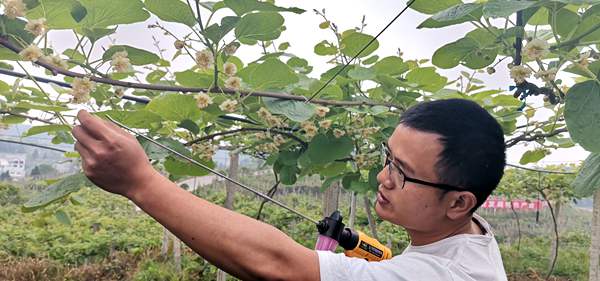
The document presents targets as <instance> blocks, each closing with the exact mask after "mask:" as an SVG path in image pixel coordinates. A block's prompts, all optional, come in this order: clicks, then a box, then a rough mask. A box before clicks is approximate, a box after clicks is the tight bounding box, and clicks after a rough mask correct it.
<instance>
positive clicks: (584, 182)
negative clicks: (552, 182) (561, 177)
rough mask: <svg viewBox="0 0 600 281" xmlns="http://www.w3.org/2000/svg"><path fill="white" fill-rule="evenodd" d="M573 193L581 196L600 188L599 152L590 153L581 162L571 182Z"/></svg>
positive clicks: (590, 194)
mask: <svg viewBox="0 0 600 281" xmlns="http://www.w3.org/2000/svg"><path fill="white" fill-rule="evenodd" d="M572 186H573V188H574V189H575V194H577V195H578V196H581V197H588V196H592V195H593V194H594V193H596V190H598V188H600V154H598V153H592V154H590V155H589V156H588V157H587V158H586V159H585V162H583V166H582V167H581V170H580V171H579V174H577V177H576V178H575V180H574V181H573V183H572Z"/></svg>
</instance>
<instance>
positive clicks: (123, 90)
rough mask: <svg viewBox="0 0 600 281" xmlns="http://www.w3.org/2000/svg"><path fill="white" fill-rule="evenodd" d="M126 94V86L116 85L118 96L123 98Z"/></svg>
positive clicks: (116, 94)
mask: <svg viewBox="0 0 600 281" xmlns="http://www.w3.org/2000/svg"><path fill="white" fill-rule="evenodd" d="M124 95H125V88H123V87H115V96H117V97H118V98H122V97H123V96H124Z"/></svg>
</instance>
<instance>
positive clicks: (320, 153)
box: [305, 133, 354, 164]
mask: <svg viewBox="0 0 600 281" xmlns="http://www.w3.org/2000/svg"><path fill="white" fill-rule="evenodd" d="M353 149H354V144H353V143H352V139H351V138H349V137H347V136H344V137H341V138H339V139H338V138H336V137H335V136H333V135H332V134H331V133H329V134H327V135H323V134H319V135H317V136H315V137H314V138H313V139H312V141H311V142H310V144H309V145H308V149H307V150H306V152H305V153H306V154H307V155H308V158H309V159H310V161H311V163H315V164H326V163H330V162H333V161H335V160H337V159H342V158H344V157H348V156H350V153H352V150H353Z"/></svg>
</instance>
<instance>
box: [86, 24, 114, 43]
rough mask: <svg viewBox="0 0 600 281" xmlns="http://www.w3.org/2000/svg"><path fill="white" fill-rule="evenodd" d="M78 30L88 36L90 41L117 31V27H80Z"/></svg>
mask: <svg viewBox="0 0 600 281" xmlns="http://www.w3.org/2000/svg"><path fill="white" fill-rule="evenodd" d="M78 31H79V32H80V33H82V34H83V35H85V36H86V37H88V38H89V39H90V41H92V42H96V41H98V40H100V39H101V38H102V37H105V36H108V35H110V34H113V33H115V31H117V28H116V27H115V28H82V29H81V30H78Z"/></svg>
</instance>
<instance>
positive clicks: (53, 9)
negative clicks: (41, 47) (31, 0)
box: [26, 0, 87, 29]
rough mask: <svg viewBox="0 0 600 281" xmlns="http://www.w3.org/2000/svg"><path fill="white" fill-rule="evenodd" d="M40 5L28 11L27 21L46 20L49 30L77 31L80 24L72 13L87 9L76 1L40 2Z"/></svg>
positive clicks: (40, 0)
mask: <svg viewBox="0 0 600 281" xmlns="http://www.w3.org/2000/svg"><path fill="white" fill-rule="evenodd" d="M39 2H40V5H38V6H36V7H35V8H33V9H31V10H28V11H27V15H26V17H27V19H29V20H33V19H39V18H46V24H47V25H48V28H49V29H75V28H77V27H79V23H78V22H77V21H76V20H75V19H74V18H73V16H72V13H71V12H72V11H77V10H81V9H83V11H85V8H83V6H81V4H80V3H79V2H77V1H75V0H39ZM86 12H87V11H86Z"/></svg>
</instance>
